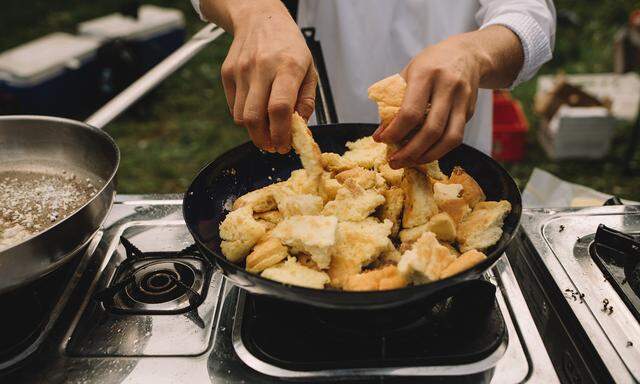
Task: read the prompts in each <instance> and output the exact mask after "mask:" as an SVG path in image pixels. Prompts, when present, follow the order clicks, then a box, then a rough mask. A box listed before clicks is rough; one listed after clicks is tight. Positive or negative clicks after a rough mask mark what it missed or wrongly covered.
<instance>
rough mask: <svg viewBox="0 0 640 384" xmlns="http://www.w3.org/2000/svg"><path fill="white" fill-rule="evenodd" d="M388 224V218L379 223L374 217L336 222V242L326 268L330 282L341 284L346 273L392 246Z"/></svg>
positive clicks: (370, 260)
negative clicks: (357, 220)
mask: <svg viewBox="0 0 640 384" xmlns="http://www.w3.org/2000/svg"><path fill="white" fill-rule="evenodd" d="M392 225H393V224H392V223H391V222H390V221H389V220H385V221H384V222H382V223H379V222H378V221H377V220H376V219H374V218H367V219H366V220H364V221H359V222H352V221H343V222H340V223H338V231H337V239H336V245H335V247H334V249H333V254H332V259H331V266H330V267H329V271H328V273H329V276H330V277H331V285H332V286H334V287H337V288H339V287H342V284H343V283H344V279H345V278H346V277H347V276H351V275H354V274H357V273H360V271H362V267H364V266H365V265H367V264H370V263H371V262H373V261H374V260H376V259H377V258H378V257H379V256H380V255H381V254H382V253H383V252H386V251H387V250H388V249H389V248H390V247H393V244H392V243H391V240H390V239H389V234H390V233H391V227H392Z"/></svg>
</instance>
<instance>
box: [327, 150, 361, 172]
mask: <svg viewBox="0 0 640 384" xmlns="http://www.w3.org/2000/svg"><path fill="white" fill-rule="evenodd" d="M320 156H321V159H322V166H323V167H324V169H325V170H327V171H328V172H342V171H346V170H347V169H351V168H353V167H356V166H357V164H356V163H354V162H353V161H350V160H347V159H345V158H344V157H342V156H340V155H338V154H337V153H332V152H324V153H323V154H322V155H320Z"/></svg>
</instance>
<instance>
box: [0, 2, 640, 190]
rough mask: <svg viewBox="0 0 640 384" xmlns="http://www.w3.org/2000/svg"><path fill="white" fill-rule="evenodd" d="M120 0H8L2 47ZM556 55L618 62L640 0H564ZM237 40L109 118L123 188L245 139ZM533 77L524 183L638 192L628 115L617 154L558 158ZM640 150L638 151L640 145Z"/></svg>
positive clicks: (601, 65)
mask: <svg viewBox="0 0 640 384" xmlns="http://www.w3.org/2000/svg"><path fill="white" fill-rule="evenodd" d="M125 3H126V2H125V1H122V0H91V1H84V0H56V1H48V0H35V1H28V2H25V1H19V0H4V1H3V12H2V13H0V28H1V30H2V33H0V51H3V50H6V49H9V48H11V47H14V46H16V45H19V44H21V43H24V42H27V41H29V40H32V39H35V38H37V37H40V36H42V35H44V34H47V33H51V32H54V31H66V32H74V30H75V27H76V24H77V23H78V22H81V21H84V20H88V19H91V18H95V17H98V16H102V15H105V14H108V13H112V12H116V11H119V10H120V9H121V7H122V6H123V5H124V4H125ZM142 3H145V4H156V5H160V6H166V7H172V8H178V9H181V10H182V11H183V13H184V15H185V19H186V23H187V34H188V35H191V34H193V33H195V32H196V31H197V30H198V29H200V28H201V27H202V26H203V23H202V21H200V20H199V19H198V17H197V16H196V15H195V13H194V12H193V10H192V8H191V4H190V2H189V1H188V0H146V1H143V2H142ZM555 4H556V8H557V11H558V29H557V33H556V45H555V52H554V59H553V60H552V61H551V62H550V63H548V64H546V65H545V66H544V67H543V68H542V70H541V71H540V73H557V72H559V71H563V72H566V73H595V72H610V71H611V70H612V57H613V53H612V50H613V36H614V34H615V33H616V31H617V30H618V29H619V28H620V27H621V26H622V25H624V24H625V23H626V22H627V19H628V15H629V13H630V12H631V11H632V10H633V9H634V7H638V5H639V4H638V2H637V1H631V0H608V1H597V2H596V1H579V0H559V1H556V2H555ZM230 42H231V38H230V37H229V36H224V37H223V38H221V39H219V40H218V41H216V42H215V43H214V44H213V45H211V46H210V47H208V48H207V49H205V50H204V51H203V52H201V53H200V54H199V55H197V56H196V57H195V58H194V59H193V60H191V61H190V62H189V63H188V64H187V65H186V66H185V67H184V68H182V69H181V70H180V71H178V72H177V73H176V74H174V75H173V76H171V77H170V78H169V79H167V80H166V81H165V82H164V83H163V84H162V85H161V86H159V87H158V88H157V89H156V90H154V91H153V92H152V93H150V94H149V95H148V96H146V97H145V98H144V99H143V100H142V101H141V102H139V103H138V104H137V105H136V106H135V107H134V108H132V109H131V110H129V111H128V112H126V113H125V114H124V115H123V116H122V117H120V118H118V119H117V120H116V121H114V122H113V123H111V124H109V126H108V127H107V131H108V132H109V133H110V134H111V135H112V136H113V137H114V138H115V139H116V141H117V142H118V145H119V146H120V149H121V151H122V164H121V167H120V171H119V187H118V188H119V192H121V193H156V192H163V193H167V192H175V193H181V192H183V191H184V189H185V188H186V186H187V185H188V183H189V182H190V180H191V178H192V177H193V176H194V175H195V173H196V172H197V170H198V169H200V168H201V167H202V166H204V165H205V164H206V163H207V162H208V161H211V160H213V159H214V158H215V157H216V156H218V155H220V154H221V153H223V152H224V151H226V150H228V149H230V148H231V147H233V146H235V145H237V144H239V143H241V142H243V141H245V140H247V139H248V138H247V135H246V133H245V131H244V129H243V128H239V127H236V126H234V125H233V122H232V120H231V119H230V117H229V115H228V112H227V106H226V102H225V99H224V93H223V91H222V85H221V82H220V65H221V64H222V61H223V60H224V57H225V54H226V51H227V49H228V47H229V44H230ZM535 84H536V81H535V79H533V80H531V81H529V82H528V83H526V84H523V85H521V86H519V87H517V88H516V89H515V90H514V91H513V94H514V95H515V96H516V97H517V98H518V99H520V100H521V102H522V104H523V106H524V109H525V113H526V114H527V117H528V118H529V122H530V125H531V128H532V129H531V130H530V132H529V137H528V146H527V150H528V152H527V156H526V159H525V161H523V162H520V163H516V164H507V165H506V166H507V168H508V169H509V170H510V172H511V173H512V174H513V175H514V176H515V177H516V178H517V180H518V182H519V183H520V185H521V187H524V184H525V183H526V180H527V179H528V177H529V175H530V174H531V170H532V169H533V167H536V166H537V167H541V168H543V169H546V170H548V171H550V172H552V173H554V174H556V175H558V176H559V177H561V178H564V179H566V180H570V181H573V182H577V183H581V184H584V185H587V186H590V187H593V188H596V189H599V190H601V191H604V192H608V193H612V194H617V195H620V196H622V197H625V198H630V199H636V200H640V188H638V187H640V178H638V177H632V176H629V175H626V174H624V173H623V171H622V168H621V166H620V158H621V154H622V152H623V151H624V149H625V148H626V146H625V140H626V137H628V133H629V130H630V128H631V127H630V125H629V124H621V125H620V126H619V129H618V133H617V135H616V138H615V140H614V143H613V150H612V152H611V154H610V155H609V156H608V157H607V158H605V159H603V160H598V161H575V160H571V161H557V162H556V161H551V160H549V159H548V158H547V157H546V155H545V154H544V152H543V151H542V149H541V148H540V146H539V145H538V144H537V141H536V139H535V128H536V126H537V117H536V116H534V115H533V114H532V106H533V95H534V93H535ZM638 155H640V153H639V154H638Z"/></svg>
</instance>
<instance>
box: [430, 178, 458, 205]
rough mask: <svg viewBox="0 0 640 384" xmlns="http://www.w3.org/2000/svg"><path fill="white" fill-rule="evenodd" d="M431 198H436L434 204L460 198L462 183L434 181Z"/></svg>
mask: <svg viewBox="0 0 640 384" xmlns="http://www.w3.org/2000/svg"><path fill="white" fill-rule="evenodd" d="M433 198H434V199H436V204H440V203H442V202H444V201H447V200H453V199H459V198H462V184H445V183H434V184H433Z"/></svg>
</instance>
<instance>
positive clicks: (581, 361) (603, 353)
mask: <svg viewBox="0 0 640 384" xmlns="http://www.w3.org/2000/svg"><path fill="white" fill-rule="evenodd" d="M599 224H604V225H606V226H608V227H611V228H613V229H615V230H618V231H621V232H624V233H626V234H630V235H636V236H637V235H638V234H640V206H607V207H598V208H583V209H560V210H554V209H529V210H525V211H524V213H523V216H522V221H521V229H520V233H519V239H518V241H515V242H514V243H513V245H512V246H510V248H509V249H508V250H507V255H508V259H509V260H510V262H511V265H512V267H513V269H514V271H515V274H516V277H517V279H518V282H519V284H520V286H521V287H522V288H523V289H522V291H523V292H524V294H525V298H526V301H527V303H528V305H529V308H530V310H531V312H532V313H533V315H534V319H535V321H536V325H537V327H538V329H539V330H540V332H541V334H542V335H543V340H544V342H545V345H546V347H547V350H548V352H549V354H550V356H551V358H552V361H553V363H554V366H555V367H556V370H557V372H558V375H559V376H560V379H561V381H563V382H580V383H587V382H609V381H615V382H617V383H627V382H629V383H631V382H639V381H640V350H639V347H640V323H639V322H638V319H636V318H635V317H634V315H633V314H632V312H631V311H630V308H629V307H627V306H626V305H625V302H624V300H623V298H622V297H621V296H620V295H619V294H618V293H617V292H616V290H615V289H614V287H613V286H612V284H611V282H610V281H609V280H607V278H606V274H604V273H603V270H601V269H600V267H599V266H598V265H597V262H596V261H595V260H594V253H593V251H592V247H591V245H592V243H593V240H594V234H595V233H596V230H597V228H598V225H599ZM636 265H637V263H636ZM630 280H631V279H630ZM622 283H623V285H624V284H628V283H627V282H626V278H625V279H624V280H622ZM630 291H631V289H628V292H630Z"/></svg>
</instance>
